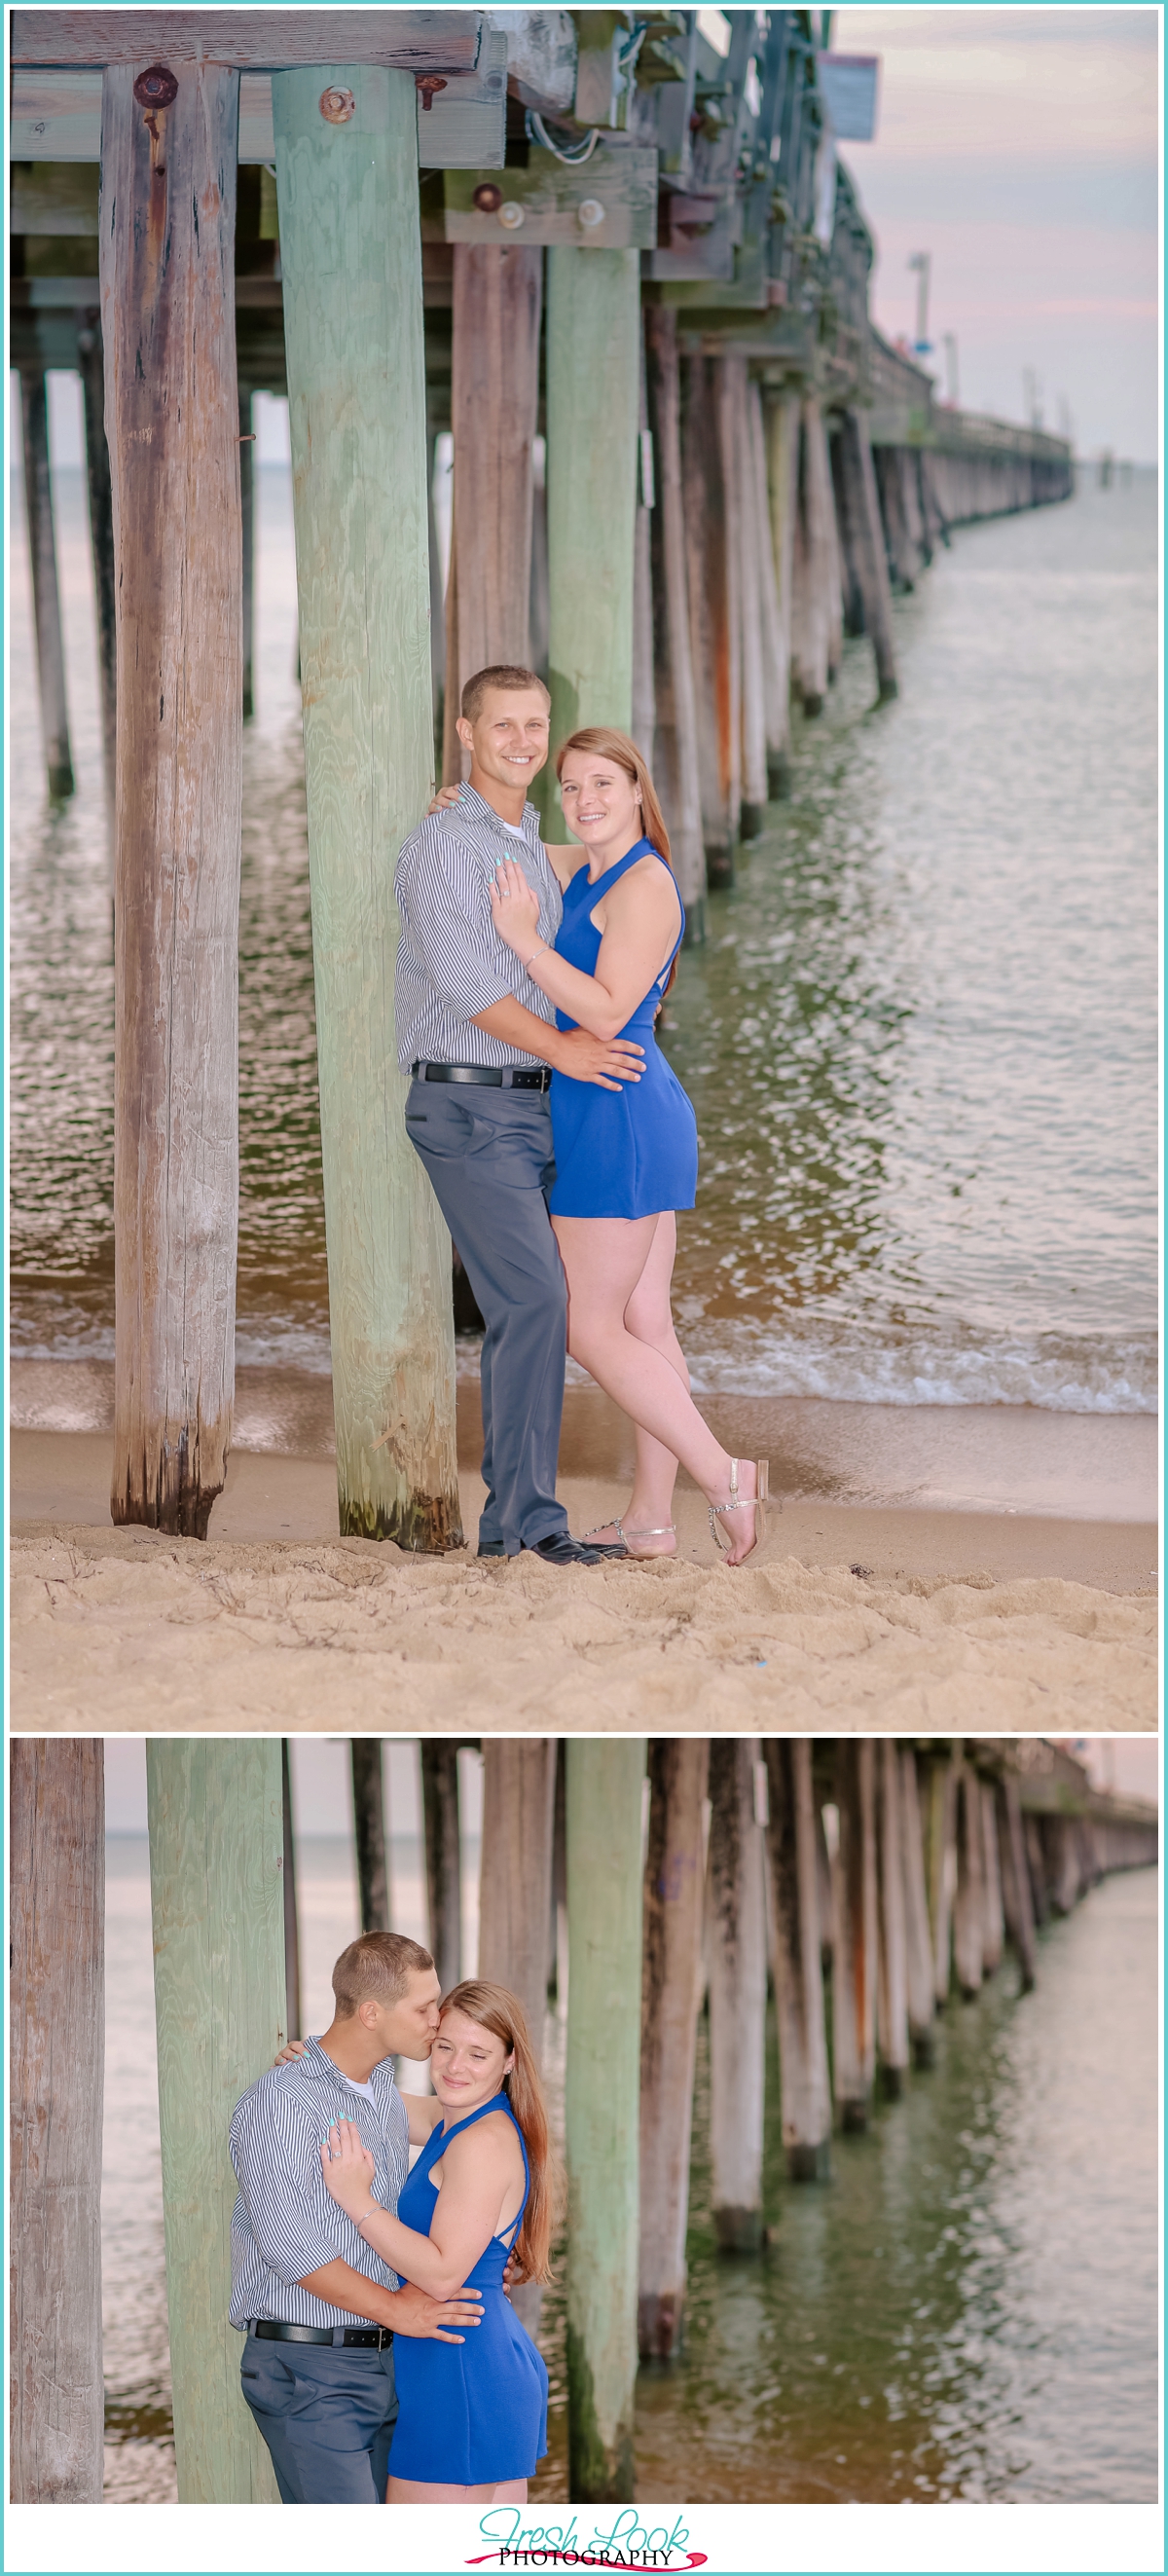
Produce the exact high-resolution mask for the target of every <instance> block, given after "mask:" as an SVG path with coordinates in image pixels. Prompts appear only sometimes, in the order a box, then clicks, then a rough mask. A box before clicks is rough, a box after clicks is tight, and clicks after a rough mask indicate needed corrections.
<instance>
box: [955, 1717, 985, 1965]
mask: <svg viewBox="0 0 1168 2576" xmlns="http://www.w3.org/2000/svg"><path fill="white" fill-rule="evenodd" d="M958 1807H959V1819H958V1833H957V1894H956V1898H955V1900H954V1906H953V1963H954V1966H955V1968H956V1970H957V1983H958V1985H959V1986H960V1988H961V1991H962V1994H963V1995H965V1996H966V1998H967V1999H968V1997H969V1996H971V1995H975V1994H976V1993H977V1991H978V1988H979V1987H980V1985H981V1981H982V1974H983V1970H984V1965H985V1960H984V1952H983V1947H982V1944H983V1940H984V1931H985V1840H984V1834H983V1828H982V1816H981V1782H980V1781H979V1779H978V1776H977V1773H976V1771H975V1770H974V1768H973V1764H972V1763H971V1762H968V1761H966V1762H963V1763H962V1765H961V1771H960V1777H959V1781H958Z"/></svg>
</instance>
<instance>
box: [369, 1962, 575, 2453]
mask: <svg viewBox="0 0 1168 2576" xmlns="http://www.w3.org/2000/svg"><path fill="white" fill-rule="evenodd" d="M430 2078H431V2082H432V2083H433V2086H434V2096H433V2098H430V2097H428V2096H424V2095H419V2094H414V2095H409V2094H405V2095H403V2097H402V2099H403V2101H404V2102H405V2106H406V2110H407V2112H408V2115H409V2123H410V2141H411V2144H412V2145H414V2146H420V2147H421V2149H422V2152H421V2154H420V2156H419V2157H418V2160H417V2163H416V2164H415V2165H414V2168H413V2171H412V2172H411V2174H410V2176H409V2178H408V2180H407V2182H406V2184H405V2186H404V2188H403V2190H402V2193H401V2197H400V2199H399V2201H398V2206H397V2216H396V2218H391V2217H390V2215H389V2212H388V2210H385V2209H382V2208H381V2207H380V2206H379V2204H378V2202H377V2201H375V2200H373V2199H371V2197H370V2188H369V2187H370V2182H371V2179H372V2175H373V2169H374V2168H373V2158H372V2156H371V2155H370V2154H369V2151H368V2149H367V2148H366V2147H363V2146H362V2144H361V2136H360V2128H359V2124H358V2123H357V2122H356V2121H354V2120H341V2121H338V2122H337V2123H336V2124H335V2125H334V2127H333V2128H332V2129H330V2131H329V2140H328V2145H327V2147H322V2148H321V2164H322V2167H323V2171H324V2179H325V2182H326V2184H327V2186H328V2189H329V2191H330V2192H331V2193H332V2196H333V2199H334V2200H335V2201H336V2202H337V2203H338V2204H339V2206H340V2207H341V2208H342V2209H344V2210H347V2211H348V2213H349V2216H350V2217H351V2218H352V2219H354V2220H355V2222H356V2225H357V2228H358V2231H359V2233H360V2234H361V2235H362V2236H363V2237H364V2238H365V2241H366V2243H367V2244H368V2245H371V2246H372V2247H373V2250H374V2252H375V2253H376V2254H379V2255H380V2256H381V2258H382V2261H383V2262H385V2263H387V2264H388V2265H389V2266H390V2268H391V2270H393V2271H395V2272H398V2273H400V2274H401V2275H402V2277H403V2279H405V2280H409V2281H413V2282H415V2283H416V2284H417V2286H418V2288H419V2289H421V2290H428V2291H429V2292H430V2293H431V2295H432V2296H433V2297H435V2298H446V2297H449V2296H450V2294H451V2289H452V2288H457V2287H458V2286H459V2285H461V2284H462V2283H464V2282H465V2283H466V2285H467V2286H468V2287H473V2288H474V2289H476V2290H480V2291H481V2292H482V2300H483V2317H482V2324H481V2325H480V2326H479V2327H478V2328H477V2330H476V2332H475V2333H474V2334H473V2335H471V2336H469V2337H468V2339H467V2341H466V2342H465V2343H460V2344H455V2343H440V2342H423V2341H421V2340H420V2339H418V2338H417V2337H406V2336H404V2335H403V2336H399V2337H398V2338H397V2339H396V2340H395V2343H394V2373H395V2378H396V2382H397V2393H398V2400H399V2413H398V2419H397V2423H396V2426H395V2428H394V2435H393V2446H392V2449H391V2451H390V2456H389V2485H388V2487H387V2489H386V2498H385V2500H386V2503H387V2504H525V2503H526V2501H527V2481H528V2478H529V2477H532V2476H534V2473H535V2468H536V2463H537V2461H539V2460H541V2459H542V2458H543V2455H544V2452H545V2451H546V2449H547V2396H548V2376H547V2371H546V2369H545V2368H544V2364H543V2359H542V2356H541V2355H540V2353H539V2352H538V2351H537V2350H536V2347H535V2345H534V2343H533V2342H532V2341H531V2338H530V2336H529V2335H527V2334H525V2332H524V2329H523V2327H522V2326H521V2325H520V2323H519V2319H518V2317H517V2316H516V2315H515V2312H514V2309H513V2308H512V2307H511V2305H510V2303H509V2301H508V2300H507V2298H506V2296H505V2295H504V2291H503V2272H504V2269H505V2266H506V2264H507V2260H508V2256H509V2255H511V2254H513V2255H514V2257H515V2273H516V2274H517V2275H518V2277H519V2278H520V2279H522V2280H525V2281H546V2280H547V2278H548V2244H549V2240H550V2236H551V2226H552V2203H551V2192H550V2187H549V2186H550V2174H549V2166H550V2148H549V2140H548V2125H547V2112H546V2109H545V2106H544V2099H543V2092H542V2089H541V2086H540V2081H539V2076H538V2073H537V2071H536V2067H535V2061H534V2059H533V2057H532V2053H531V2042H530V2039H529V2038H528V2033H527V2023H526V2021H525V2018H524V2014H523V2007H522V2005H521V2004H520V2003H519V2001H518V1999H517V1997H516V1996H515V1995H512V1994H509V1993H508V1991H507V1988H506V1987H505V1986H496V1985H491V1984H489V1983H488V1982H487V1981H486V1980H485V1979H482V1978H474V1979H471V1980H469V1981H468V1982H466V1983H465V1984H463V1985H460V1986H455V1988H454V1989H453V1992H452V1993H450V1994H449V1995H447V1997H446V1999H445V2001H444V2003H443V2005H442V2018H441V2021H440V2023H439V2027H438V2034H437V2037H436V2039H435V2041H434V2046H433V2051H432V2054H431V2058H430ZM513 2277H514V2275H513Z"/></svg>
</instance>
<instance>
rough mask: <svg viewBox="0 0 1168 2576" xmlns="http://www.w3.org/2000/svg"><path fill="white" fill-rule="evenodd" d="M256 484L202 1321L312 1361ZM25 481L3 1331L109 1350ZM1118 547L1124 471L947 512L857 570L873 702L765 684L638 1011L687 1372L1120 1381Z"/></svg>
mask: <svg viewBox="0 0 1168 2576" xmlns="http://www.w3.org/2000/svg"><path fill="white" fill-rule="evenodd" d="M257 481H258V485H259V500H258V525H259V540H258V554H257V597H258V609H257V616H258V632H257V682H256V685H257V706H258V712H257V716H256V719H255V721H254V723H253V724H251V725H250V726H249V728H248V732H247V744H246V762H245V812H244V858H243V903H242V924H241V955H240V974H241V1001H240V1020H241V1154H242V1186H241V1211H240V1264H239V1299H238V1311H239V1338H238V1356H239V1359H240V1361H241V1363H251V1364H256V1363H260V1364H262V1363H264V1362H278V1363H280V1364H281V1365H282V1366H283V1367H285V1368H288V1367H292V1368H301V1369H308V1370H312V1371H316V1372H320V1371H326V1370H327V1367H328V1342H327V1315H328V1306H327V1281H326V1272H325V1250H324V1222H323V1202H322V1191H321V1171H320V1143H319V1130H318V1114H317V1093H316V1069H315V1028H314V1016H313V994H312V965H311V928H310V916H309V900H308V880H307V862H306V845H305V821H304V787H303V764H302V755H301V742H300V723H299V698H298V691H297V686H296V681H295V574H294V564H293V555H292V532H291V496H290V483H289V478H288V476H287V474H286V473H285V472H284V471H283V469H279V468H268V469H265V470H264V471H263V472H261V473H260V474H259V475H258V477H257ZM56 488H57V504H58V532H59V552H60V559H61V565H62V589H63V594H64V600H65V619H66V626H67V634H68V658H69V670H68V679H69V692H70V710H71V717H72V723H73V736H74V751H75V760H76V766H77V771H78V777H79V792H78V794H77V796H76V797H75V798H74V799H73V801H72V803H71V805H70V806H69V807H68V808H66V809H63V810H61V811H59V812H57V813H51V812H50V811H49V809H48V807H47V805H46V802H45V798H44V794H43V789H42V785H41V778H40V751H39V732H38V719H37V710H36V700H35V691H34V680H33V663H32V651H31V623H30V609H29V598H28V578H27V565H26V560H25V549H24V537H23V524H22V514H21V509H20V506H19V503H20V495H19V491H18V490H17V491H14V496H13V497H14V508H13V519H12V526H13V549H12V647H13V649H12V660H11V708H10V724H11V741H12V775H11V789H10V797H11V802H10V817H11V834H12V864H11V942H12V1045H13V1073H12V1199H13V1216H12V1281H13V1347H14V1350H15V1351H16V1353H17V1354H21V1353H23V1354H26V1355H29V1356H32V1355H34V1354H40V1355H44V1356H46V1357H54V1358H58V1359H59V1358H65V1357H68V1356H70V1355H72V1356H76V1357H89V1358H108V1356H109V1355H110V1354H111V1352H112V1343H113V1270H112V1209H111V1198H112V1162H113V1146H112V1107H111V1100H112V1091H111V1086H112V959H111V923H110V899H109V874H108V856H107V850H106V834H105V819H104V808H103V800H102V790H101V775H100V746H99V737H98V723H97V689H96V660H95V648H94V640H93V634H94V628H93V609H92V598H91V590H90V577H89V567H88V554H87V540H86V518H85V502H84V494H83V491H82V487H81V480H80V477H79V476H78V475H76V474H70V473H67V472H66V473H61V474H60V475H58V477H57V487H56ZM1156 562H1157V487H1156V481H1155V478H1154V477H1153V476H1152V475H1150V474H1143V475H1140V474H1137V475H1136V476H1135V477H1134V478H1133V480H1132V482H1131V484H1130V485H1129V486H1127V487H1124V488H1117V489H1113V490H1111V491H1108V492H1100V491H1098V490H1097V489H1095V488H1094V486H1093V485H1090V484H1088V485H1085V487H1084V489H1083V490H1082V491H1081V492H1080V494H1079V495H1078V496H1077V498H1076V499H1075V500H1074V501H1073V502H1070V503H1068V504H1065V505H1063V506H1061V507H1058V508H1055V509H1049V510H1044V511H1039V512H1033V513H1029V514H1026V515H1025V516H1021V517H1018V518H1012V519H1006V520H999V521H995V522H992V523H989V524H987V525H984V526H982V527H978V528H971V529H965V530H960V531H957V532H956V533H955V534H954V537H953V542H952V546H951V548H950V549H949V551H948V552H946V553H944V554H942V555H941V556H940V558H939V560H938V561H937V562H936V563H935V564H934V566H933V567H932V569H931V570H930V571H929V572H928V573H926V574H925V575H924V576H923V577H922V580H921V582H920V584H919V586H918V588H917V590H916V591H915V592H914V593H913V594H912V595H911V596H910V597H907V598H904V599H901V600H898V601H897V602H896V603H895V620H896V630H897V646H898V652H899V659H900V673H901V694H900V697H899V699H898V700H897V702H896V703H895V704H894V705H892V706H890V707H888V708H885V709H882V710H880V711H879V712H878V713H876V712H873V710H872V706H871V699H872V694H873V692H872V674H871V657H870V653H869V649H868V647H867V645H866V644H864V643H863V642H857V643H850V644H848V645H847V647H846V648H845V655H844V667H843V671H842V673H841V676H840V680H839V683H838V685H837V687H836V688H835V690H834V691H833V692H832V694H831V696H830V699H829V703H828V707H827V710H826V712H825V714H824V716H823V717H822V719H820V720H819V721H818V722H817V723H816V724H814V725H804V724H803V723H802V721H801V719H797V721H796V741H795V776H794V791H793V794H792V797H791V800H790V802H789V803H787V804H785V805H783V806H779V807H773V808H771V810H770V815H769V829H768V832H767V835H766V837H765V839H764V840H762V841H760V842H759V843H757V844H756V845H754V847H753V848H752V849H751V850H749V851H745V852H743V853H742V855H741V862H740V868H739V874H738V880H737V883H736V884H735V886H734V887H733V888H732V889H731V890H730V891H729V892H727V893H722V894H718V895H716V896H714V897H713V898H712V899H711V903H710V907H709V914H710V920H709V933H710V935H709V939H708V942H707V944H706V946H705V947H704V948H703V949H700V950H698V949H695V950H689V951H687V952H686V953H685V954H684V956H683V957H682V960H681V967H680V972H679V976H678V980H677V984H676V986H675V989H674V992H673V994H672V996H671V998H670V1003H669V1006H668V1021H667V1025H666V1027H665V1030H664V1040H663V1042H664V1043H665V1045H666V1046H667V1048H668V1051H669V1053H670V1056H671V1059H672V1061H673V1063H674V1065H675V1066H676V1069H677V1071H678V1073H679V1074H680V1076H681V1078H682V1080H683V1081H684V1082H685V1083H686V1085H687V1087H688V1089H689V1090H690V1092H691V1094H692V1097H693V1099H694V1102H695V1106H696V1109H697V1114H698V1125H699V1133H700V1137H701V1181H700V1187H699V1197H698V1205H697V1208H696V1210H695V1211H694V1213H693V1214H692V1215H690V1216H687V1217H684V1218H683V1219H682V1223H681V1227H680V1244H679V1258H678V1269H677V1282H676V1288H677V1311H678V1317H679V1324H680V1328H681V1331H682V1334H683V1338H684V1341H685V1344H686V1348H687V1351H688V1352H689V1354H690V1357H691V1361H692V1365H693V1373H694V1379H695V1385H696V1386H697V1387H698V1388H699V1389H704V1390H706V1391H710V1392H713V1391H721V1392H724V1393H727V1394H729V1393H743V1394H749V1393H755V1394H759V1395H762V1394H770V1395H813V1396H819V1397H828V1398H835V1399H837V1400H851V1401H861V1402H867V1403H880V1404H897V1405H922V1404H929V1405H946V1406H956V1405H963V1404H975V1403H976V1404H998V1405H1034V1406H1039V1407H1043V1408H1047V1409H1054V1410H1064V1411H1071V1412H1081V1413H1092V1412H1097V1413H1131V1412H1147V1411H1152V1410H1154V1409H1155V1402H1156V1374H1155V1372H1156V1346H1155V1293H1156V1288H1155V1283H1156V1217H1155V1187H1156V1181H1155V1175H1156V1096H1157V1095H1156V863H1157V827H1156V734H1157V699H1156V687H1157V681H1156ZM391 855H392V854H389V853H387V864H389V862H390V858H391ZM467 1362H468V1364H469V1365H472V1366H473V1354H472V1353H468V1354H467Z"/></svg>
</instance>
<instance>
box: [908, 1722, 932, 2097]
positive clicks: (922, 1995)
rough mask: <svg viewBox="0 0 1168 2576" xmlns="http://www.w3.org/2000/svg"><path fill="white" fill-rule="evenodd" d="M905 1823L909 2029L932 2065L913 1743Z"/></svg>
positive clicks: (919, 2056) (917, 2050)
mask: <svg viewBox="0 0 1168 2576" xmlns="http://www.w3.org/2000/svg"><path fill="white" fill-rule="evenodd" d="M900 1826H901V1834H902V1837H903V1850H904V1934H905V1968H906V1992H907V2001H908V2031H909V2038H910V2040H911V2042H912V2054H913V2064H914V2065H915V2066H931V2065H932V2063H933V2058H934V2054H935V2034H934V2028H933V2024H934V2021H935V2018H936V2010H937V2006H936V1999H935V1996H934V1993H933V1949H932V1942H931V1940H930V1938H929V1900H928V1897H927V1895H926V1893H925V1847H924V1840H923V1837H922V1834H921V1805H920V1786H919V1783H918V1779H917V1757H916V1754H915V1753H914V1751H913V1748H912V1746H911V1744H905V1745H902V1746H901V1749H900Z"/></svg>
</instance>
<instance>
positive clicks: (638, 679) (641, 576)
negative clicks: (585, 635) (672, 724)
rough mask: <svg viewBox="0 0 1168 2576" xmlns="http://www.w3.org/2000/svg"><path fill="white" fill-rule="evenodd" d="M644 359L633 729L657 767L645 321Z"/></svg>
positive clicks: (651, 483)
mask: <svg viewBox="0 0 1168 2576" xmlns="http://www.w3.org/2000/svg"><path fill="white" fill-rule="evenodd" d="M638 358H639V367H638V378H639V388H640V390H639V394H638V410H637V455H638V471H637V515H636V519H635V521H634V525H633V698H632V708H633V711H632V717H631V721H630V726H629V730H630V732H631V734H632V737H633V741H634V742H635V743H636V744H637V746H638V748H639V749H640V751H641V752H642V753H643V754H644V757H645V759H646V760H647V761H648V763H649V766H650V768H652V765H653V743H654V735H655V733H656V729H657V689H656V674H655V671H654V667H653V511H654V508H655V505H656V484H657V477H656V472H655V463H656V460H655V458H654V455H653V432H652V430H651V429H650V426H649V399H648V390H647V387H646V382H645V337H644V317H643V316H642V317H641V329H640V332H639V335H638ZM671 846H672V844H671Z"/></svg>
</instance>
